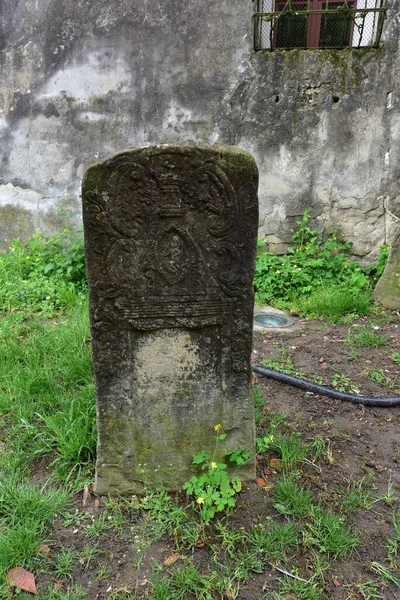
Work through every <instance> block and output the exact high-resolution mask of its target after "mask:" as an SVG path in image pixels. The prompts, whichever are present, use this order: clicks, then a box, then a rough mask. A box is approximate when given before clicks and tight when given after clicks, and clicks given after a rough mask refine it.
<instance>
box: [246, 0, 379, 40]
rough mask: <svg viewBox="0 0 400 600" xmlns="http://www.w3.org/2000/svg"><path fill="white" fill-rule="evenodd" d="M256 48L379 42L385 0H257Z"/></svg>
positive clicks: (255, 20)
mask: <svg viewBox="0 0 400 600" xmlns="http://www.w3.org/2000/svg"><path fill="white" fill-rule="evenodd" d="M257 11H258V12H256V13H255V15H254V34H255V38H254V41H255V49H256V50H261V49H267V50H273V49H275V48H286V49H291V48H349V47H354V48H360V47H368V46H372V47H376V46H377V45H378V44H379V39H380V35H381V32H382V27H383V20H384V18H385V15H386V11H387V0H258V5H257Z"/></svg>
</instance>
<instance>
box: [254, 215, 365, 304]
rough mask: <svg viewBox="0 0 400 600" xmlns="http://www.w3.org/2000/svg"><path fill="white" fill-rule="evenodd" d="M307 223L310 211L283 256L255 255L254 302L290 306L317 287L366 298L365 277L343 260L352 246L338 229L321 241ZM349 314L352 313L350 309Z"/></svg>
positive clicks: (354, 263) (359, 269)
mask: <svg viewBox="0 0 400 600" xmlns="http://www.w3.org/2000/svg"><path fill="white" fill-rule="evenodd" d="M309 221H310V211H309V210H305V211H304V215H303V218H302V219H301V221H298V222H297V225H298V229H297V230H296V231H293V237H292V240H293V246H291V247H290V248H288V250H287V253H286V254H285V255H283V256H277V255H275V254H273V253H272V252H261V251H260V252H259V254H258V258H257V263H256V272H255V279H254V285H255V291H256V299H257V301H258V302H261V303H272V304H273V303H276V302H278V303H279V302H282V301H286V302H292V301H294V300H295V299H297V298H301V297H304V296H305V295H309V294H310V293H313V292H314V291H315V289H316V288H318V287H319V288H321V289H322V288H323V287H324V288H326V287H327V286H329V287H330V286H332V285H333V286H340V287H341V288H342V291H343V290H346V292H345V293H347V296H348V295H349V292H350V294H358V293H359V292H363V291H366V292H367V296H369V290H370V283H369V279H368V276H367V275H365V274H364V273H363V271H362V269H361V267H360V265H359V264H358V263H356V262H354V261H351V260H350V259H349V257H348V256H347V252H348V251H349V250H350V248H351V247H352V244H351V243H349V242H346V241H345V240H344V235H343V233H342V231H341V230H340V228H338V229H337V230H336V231H333V232H331V233H329V234H328V235H327V236H326V238H325V239H323V237H322V234H321V232H319V231H318V230H317V229H311V228H310V227H309ZM343 301H344V300H343ZM368 304H369V300H368ZM346 310H350V309H349V308H347V309H346ZM351 312H354V310H353V308H351Z"/></svg>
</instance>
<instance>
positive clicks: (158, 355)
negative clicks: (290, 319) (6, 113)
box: [83, 146, 258, 494]
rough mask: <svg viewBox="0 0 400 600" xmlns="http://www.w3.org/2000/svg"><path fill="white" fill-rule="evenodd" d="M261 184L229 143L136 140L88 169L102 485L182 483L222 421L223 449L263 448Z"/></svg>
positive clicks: (129, 488) (246, 470) (132, 489)
mask: <svg viewBox="0 0 400 600" xmlns="http://www.w3.org/2000/svg"><path fill="white" fill-rule="evenodd" d="M257 182H258V172H257V167H256V165H255V162H254V160H253V158H252V157H251V156H250V155H249V154H248V153H246V152H243V151H241V150H239V149H237V148H229V147H207V148H182V147H167V146H156V147H149V148H144V149H138V150H129V151H126V152H123V153H121V154H118V155H116V156H114V157H113V158H111V159H109V160H106V161H104V162H102V163H100V164H97V165H94V166H92V167H91V168H90V169H89V170H88V171H87V173H86V176H85V179H84V184H83V218H84V229H85V248H86V262H87V269H88V279H89V297H90V314H91V330H92V340H93V358H94V367H95V377H96V388H97V423H98V436H99V438H98V457H97V465H96V484H95V488H96V492H97V493H98V494H108V493H110V494H116V493H140V492H142V491H143V489H144V487H145V486H148V487H150V488H151V487H152V488H155V487H158V486H163V487H165V488H166V489H178V488H179V487H180V486H181V485H182V484H183V483H184V482H185V481H187V480H188V479H189V478H190V476H191V474H192V472H193V471H192V468H193V466H192V457H193V455H195V454H197V453H198V452H200V451H202V450H208V451H211V452H212V450H213V447H214V443H215V440H214V435H215V431H214V425H216V424H221V425H222V429H223V431H224V432H226V433H227V437H226V439H225V440H224V441H223V442H222V443H221V445H220V447H219V449H218V452H219V457H221V456H222V455H225V454H226V453H227V452H230V451H232V450H236V449H243V450H248V451H250V452H253V449H254V415H253V406H252V400H251V396H250V378H251V369H250V352H251V343H252V317H253V275H254V264H255V254H256V238H257V226H258V202H257ZM216 458H217V457H216ZM239 475H240V476H241V478H242V479H248V478H250V477H253V476H254V462H250V463H249V464H247V465H245V466H244V467H243V468H242V469H241V472H239Z"/></svg>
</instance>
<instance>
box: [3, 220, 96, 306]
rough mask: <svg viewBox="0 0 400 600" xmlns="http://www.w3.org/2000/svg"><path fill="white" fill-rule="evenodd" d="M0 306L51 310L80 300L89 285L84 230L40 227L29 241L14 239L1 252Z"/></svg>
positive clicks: (70, 227) (68, 227) (69, 227)
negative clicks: (49, 230) (49, 231)
mask: <svg viewBox="0 0 400 600" xmlns="http://www.w3.org/2000/svg"><path fill="white" fill-rule="evenodd" d="M0 288H1V292H2V293H1V297H0V310H3V311H7V310H11V309H24V310H31V311H32V310H40V311H42V312H43V313H45V314H46V313H47V314H51V313H52V312H54V310H55V309H57V308H60V307H62V306H71V305H74V304H76V302H77V294H78V295H79V294H81V293H82V291H84V290H85V289H86V270H85V255H84V247H83V235H82V231H80V230H77V229H75V228H74V227H72V226H70V225H69V226H67V227H63V228H61V229H60V230H59V232H58V233H56V234H50V235H48V234H44V233H42V232H40V230H38V231H37V232H36V233H35V235H34V236H33V237H31V238H30V239H29V240H28V241H22V240H19V239H14V240H12V241H11V242H10V245H9V246H8V248H7V249H6V250H4V251H3V253H2V254H0Z"/></svg>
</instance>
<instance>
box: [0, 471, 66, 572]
mask: <svg viewBox="0 0 400 600" xmlns="http://www.w3.org/2000/svg"><path fill="white" fill-rule="evenodd" d="M67 501H68V494H67V493H66V492H65V490H60V489H58V490H55V489H50V488H45V487H44V488H42V489H39V488H37V487H35V486H34V485H32V484H30V483H29V482H21V481H18V479H17V478H16V477H15V476H11V475H10V476H6V475H5V474H4V473H3V474H2V477H1V480H0V521H1V523H2V525H3V528H4V529H3V530H2V531H1V534H0V578H1V579H2V578H4V575H5V574H6V573H7V571H8V570H9V569H11V568H12V567H15V566H16V565H20V566H32V565H34V564H36V563H38V562H39V561H40V556H39V554H38V545H39V544H41V543H43V542H44V540H45V537H46V534H47V530H48V527H49V526H50V525H51V523H52V521H53V518H54V516H55V514H56V513H58V512H59V511H60V510H62V509H63V508H64V507H65V506H66V503H67Z"/></svg>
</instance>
